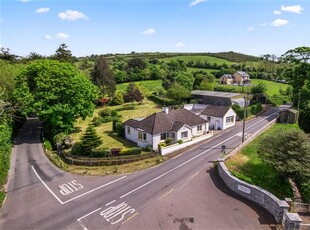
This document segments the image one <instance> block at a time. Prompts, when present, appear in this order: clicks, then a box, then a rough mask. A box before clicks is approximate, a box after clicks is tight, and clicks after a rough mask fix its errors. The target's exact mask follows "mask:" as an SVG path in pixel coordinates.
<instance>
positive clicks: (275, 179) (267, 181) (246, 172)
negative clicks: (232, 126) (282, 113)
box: [225, 124, 295, 199]
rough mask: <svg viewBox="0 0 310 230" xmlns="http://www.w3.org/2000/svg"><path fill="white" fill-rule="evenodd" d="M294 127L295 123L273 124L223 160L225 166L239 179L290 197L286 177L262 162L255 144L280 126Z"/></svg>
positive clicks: (275, 193)
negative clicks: (234, 153) (237, 151)
mask: <svg viewBox="0 0 310 230" xmlns="http://www.w3.org/2000/svg"><path fill="white" fill-rule="evenodd" d="M294 127H295V125H287V124H285V125H282V124H276V125H274V126H273V127H272V128H270V129H269V130H267V131H266V132H264V133H263V134H262V135H261V136H259V137H258V138H256V139H255V140H254V141H253V142H251V143H250V144H248V145H247V146H246V147H245V148H244V149H242V150H241V151H240V152H239V153H237V154H236V155H234V156H232V157H231V158H229V159H228V160H227V161H226V162H225V164H226V166H227V167H228V169H229V170H230V171H231V173H232V174H233V175H235V176H236V177H238V178H239V179H241V180H244V181H246V182H248V183H251V184H254V185H257V186H259V187H261V188H264V189H266V190H267V191H269V192H271V193H272V194H274V195H275V196H277V197H278V198H279V199H283V198H285V197H292V189H291V186H290V184H289V182H288V179H286V178H283V177H282V176H280V175H279V174H278V173H277V172H275V170H274V169H272V168H271V167H270V166H268V165H266V164H265V163H264V162H263V160H262V159H261V158H260V157H259V155H258V153H257V145H258V143H259V141H260V139H261V138H262V137H264V136H267V135H272V134H273V133H274V132H277V131H278V130H280V129H281V128H286V129H290V128H294Z"/></svg>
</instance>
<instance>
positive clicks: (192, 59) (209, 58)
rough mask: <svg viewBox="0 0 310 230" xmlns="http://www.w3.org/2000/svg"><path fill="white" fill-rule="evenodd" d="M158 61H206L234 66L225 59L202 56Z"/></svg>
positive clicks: (178, 57)
mask: <svg viewBox="0 0 310 230" xmlns="http://www.w3.org/2000/svg"><path fill="white" fill-rule="evenodd" d="M159 60H161V61H164V62H170V61H171V60H182V61H185V62H186V63H187V62H189V61H193V62H194V63H195V62H197V61H200V62H202V63H204V62H206V61H207V62H209V63H216V64H223V63H226V64H227V65H232V64H234V62H231V61H227V60H225V59H221V58H216V57H210V56H204V55H194V56H177V57H169V58H160V59H159Z"/></svg>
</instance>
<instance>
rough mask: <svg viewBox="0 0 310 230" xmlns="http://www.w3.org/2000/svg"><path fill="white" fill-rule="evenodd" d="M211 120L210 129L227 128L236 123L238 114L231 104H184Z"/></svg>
mask: <svg viewBox="0 0 310 230" xmlns="http://www.w3.org/2000/svg"><path fill="white" fill-rule="evenodd" d="M184 108H185V109H187V110H189V111H191V112H192V113H194V114H195V115H198V116H200V117H201V118H203V119H205V120H207V121H208V122H209V128H210V129H215V130H218V129H222V130H224V129H227V128H230V127H232V126H234V125H235V124H236V116H237V114H236V113H235V111H234V110H233V109H232V108H231V107H230V106H218V105H203V104H189V105H185V106H184Z"/></svg>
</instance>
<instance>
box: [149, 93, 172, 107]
mask: <svg viewBox="0 0 310 230" xmlns="http://www.w3.org/2000/svg"><path fill="white" fill-rule="evenodd" d="M148 99H149V100H151V101H153V102H155V103H156V104H159V105H166V106H169V105H175V104H177V103H176V102H175V101H174V100H171V99H168V98H162V97H159V96H156V95H154V94H152V95H150V96H149V97H148Z"/></svg>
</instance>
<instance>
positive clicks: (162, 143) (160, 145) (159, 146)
mask: <svg viewBox="0 0 310 230" xmlns="http://www.w3.org/2000/svg"><path fill="white" fill-rule="evenodd" d="M161 147H166V143H165V142H160V143H159V144H158V148H159V149H160V148H161Z"/></svg>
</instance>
